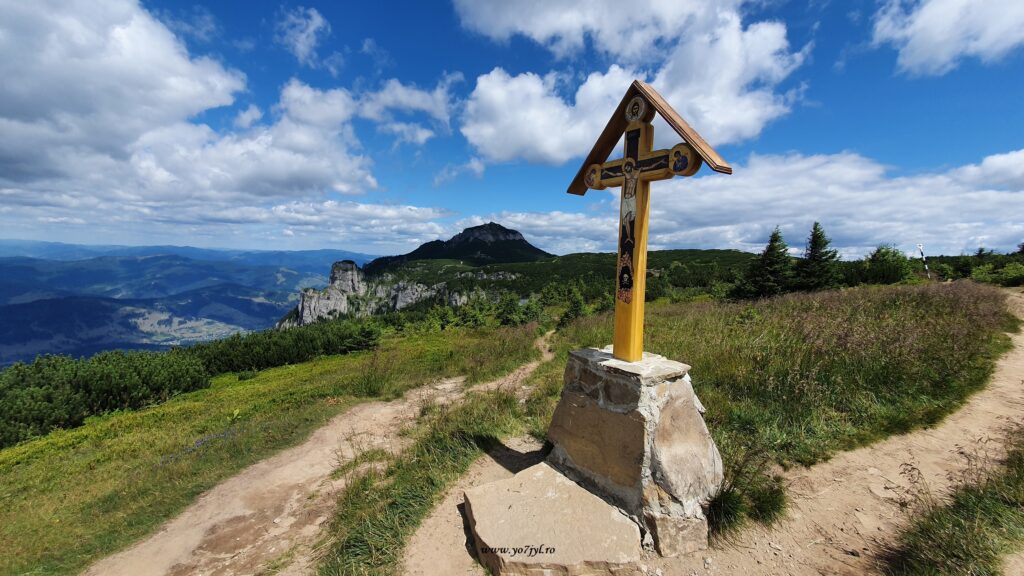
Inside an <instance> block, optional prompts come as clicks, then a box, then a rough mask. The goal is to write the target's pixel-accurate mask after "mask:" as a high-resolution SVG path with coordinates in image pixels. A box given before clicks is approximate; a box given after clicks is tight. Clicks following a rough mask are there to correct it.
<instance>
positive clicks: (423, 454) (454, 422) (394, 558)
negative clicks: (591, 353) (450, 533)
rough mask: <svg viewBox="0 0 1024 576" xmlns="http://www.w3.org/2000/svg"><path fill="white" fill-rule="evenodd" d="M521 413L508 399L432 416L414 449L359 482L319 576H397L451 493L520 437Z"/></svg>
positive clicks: (343, 503)
mask: <svg viewBox="0 0 1024 576" xmlns="http://www.w3.org/2000/svg"><path fill="white" fill-rule="evenodd" d="M522 416H523V414H522V408H521V406H520V404H519V402H518V400H517V399H516V398H515V396H514V395H512V394H510V393H508V392H503V391H497V392H490V393H486V394H473V395H470V396H469V397H468V398H467V399H466V400H465V401H463V402H462V403H460V404H458V405H457V406H455V407H447V406H442V407H440V408H438V409H436V410H434V411H431V412H430V413H429V414H428V415H427V416H426V417H425V421H424V422H422V423H421V424H420V430H419V431H418V432H417V439H416V441H415V443H414V444H413V446H412V448H411V449H409V450H408V451H406V452H404V453H403V454H401V455H400V456H399V457H398V458H396V459H395V460H394V461H393V462H392V463H391V465H390V466H388V467H387V469H386V470H384V472H382V473H380V472H377V471H375V470H372V469H371V470H370V471H368V472H366V473H364V474H361V475H359V476H357V477H355V478H354V479H353V480H352V481H351V482H350V483H349V486H348V488H347V489H346V491H345V494H344V496H343V497H342V498H341V500H340V501H339V503H338V508H337V510H336V511H335V516H334V520H333V522H332V524H331V532H332V534H333V535H334V537H335V541H334V542H333V544H332V546H331V548H330V549H329V550H328V552H327V554H326V555H325V556H324V558H323V559H322V560H321V564H320V567H319V573H320V574H322V575H339V574H394V573H396V572H398V571H399V570H398V569H399V563H400V560H401V553H402V550H403V548H404V547H405V545H406V543H407V541H408V539H409V538H410V537H411V536H412V534H413V533H414V532H415V530H416V527H417V526H419V524H420V522H422V521H423V519H424V518H425V517H426V516H427V515H428V514H429V513H430V511H431V510H432V509H433V508H434V506H435V505H436V504H437V502H438V500H439V499H440V498H441V497H442V495H443V494H444V493H445V491H446V489H447V487H448V486H449V485H450V484H451V483H452V482H454V481H455V480H457V479H458V478H459V477H460V476H462V474H464V473H465V472H466V470H467V469H468V468H469V465H470V464H472V463H473V461H474V460H475V459H476V458H477V457H479V456H480V455H481V454H483V453H484V452H485V451H486V450H488V449H490V448H492V447H494V446H495V445H496V444H497V443H498V441H499V440H500V438H502V437H503V436H507V435H509V434H511V433H513V432H517V431H520V430H521V429H522V428H521V421H522Z"/></svg>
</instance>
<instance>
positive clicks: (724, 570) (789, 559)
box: [405, 290, 1024, 576]
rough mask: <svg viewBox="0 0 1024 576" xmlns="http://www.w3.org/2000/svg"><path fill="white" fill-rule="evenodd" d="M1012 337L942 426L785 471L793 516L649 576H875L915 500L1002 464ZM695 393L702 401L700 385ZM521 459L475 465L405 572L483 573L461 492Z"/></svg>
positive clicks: (1015, 299) (1012, 374) (1023, 359)
mask: <svg viewBox="0 0 1024 576" xmlns="http://www.w3.org/2000/svg"><path fill="white" fill-rule="evenodd" d="M1009 298H1010V300H1009V305H1010V307H1011V309H1012V310H1013V311H1014V313H1015V314H1017V315H1018V316H1020V317H1022V318H1024V294H1022V293H1021V292H1020V291H1019V290H1017V291H1014V292H1012V293H1010V296H1009ZM1012 339H1013V349H1012V350H1011V351H1010V352H1008V353H1007V354H1005V355H1004V356H1003V357H1002V358H1001V359H1000V360H999V362H998V364H997V366H996V370H995V373H994V374H993V376H992V378H991V380H990V381H989V383H988V385H987V386H986V387H985V389H983V390H982V391H980V392H978V393H977V394H975V395H973V396H972V397H971V398H970V399H969V400H968V401H967V403H966V404H965V405H964V407H963V408H961V409H960V410H958V411H957V412H955V413H954V414H951V415H950V416H948V417H947V418H946V419H945V420H943V421H942V422H941V423H940V424H939V425H938V426H936V427H934V428H931V429H925V430H918V431H915V432H911V433H909V434H904V435H900V436H893V437H891V438H889V439H887V440H883V441H881V442H877V443H875V444H872V445H871V446H867V447H864V448H860V449H857V450H853V451H850V452H843V453H840V454H837V455H836V456H835V457H834V458H833V459H832V460H830V461H828V462H825V463H822V464H818V465H815V466H812V467H810V468H802V469H795V470H791V471H789V472H788V473H787V475H786V482H787V496H788V512H787V514H786V517H785V518H784V519H783V520H782V521H780V522H779V523H777V524H775V525H774V526H772V527H771V528H767V529H766V528H761V527H752V528H747V529H744V530H743V531H742V532H741V533H740V534H739V535H738V536H736V537H735V538H734V539H733V540H731V541H730V542H728V543H718V544H716V545H715V547H714V548H713V549H711V550H707V551H705V552H703V553H699V554H695V555H693V556H689V557H686V558H673V559H662V558H658V557H656V556H653V557H650V558H649V559H648V561H647V568H648V570H649V573H651V574H656V573H658V571H659V570H660V572H661V574H663V575H664V576H692V575H693V574H701V575H703V574H772V575H780V576H781V575H787V576H788V575H819V574H841V575H854V574H870V573H878V556H879V553H880V551H881V550H882V546H884V544H885V543H888V542H892V541H893V539H894V537H895V536H896V534H897V532H898V530H899V528H900V527H901V526H903V525H904V524H905V522H906V521H907V519H908V518H909V517H910V511H911V510H912V509H913V502H914V499H913V495H914V494H917V493H920V491H921V490H924V489H926V490H928V492H930V494H931V495H932V496H933V497H939V498H941V497H943V496H945V495H947V494H948V493H949V491H950V490H951V488H953V487H955V486H956V484H957V483H958V481H959V479H960V478H961V477H962V475H963V473H964V472H965V470H966V469H967V467H968V465H969V461H970V458H975V457H977V456H980V455H985V456H987V457H988V458H987V461H988V462H989V463H991V462H993V461H995V460H997V459H998V458H999V457H1001V456H1002V454H1003V453H1004V448H1003V445H1002V439H1003V434H1004V431H1005V430H1006V429H1007V428H1008V427H1009V426H1012V425H1014V424H1020V423H1021V422H1024V333H1019V334H1015V335H1012ZM697 388H698V393H699V382H698V384H697ZM520 442H521V441H519V440H516V441H512V442H508V443H507V450H510V451H512V452H513V453H516V454H519V456H518V457H519V458H521V459H525V460H526V461H529V459H530V458H533V459H535V460H539V458H540V456H539V453H538V452H535V451H534V450H536V448H537V447H536V446H530V445H523V444H521V443H520ZM515 461H516V457H510V456H509V455H507V454H504V455H502V454H500V453H496V454H494V455H490V456H489V457H487V458H482V459H480V460H479V461H477V462H476V463H475V464H474V465H473V467H472V468H471V469H470V471H469V473H468V474H467V475H466V476H465V477H463V478H462V480H460V482H459V483H458V484H457V485H455V486H454V487H453V488H452V489H451V490H450V491H449V494H448V496H447V497H446V499H445V500H444V501H443V502H442V504H441V506H439V507H438V509H437V510H435V511H434V513H433V514H432V515H431V517H429V518H428V519H427V520H426V521H425V522H424V523H423V525H422V526H421V528H420V530H419V531H418V532H417V534H416V535H415V536H414V537H413V539H412V541H411V543H410V547H409V550H407V552H406V558H405V560H406V562H405V572H406V573H407V574H416V575H433V574H438V575H440V574H479V575H483V574H485V572H484V571H483V569H482V568H480V567H479V565H478V564H476V562H475V560H474V559H473V557H472V556H471V552H470V547H469V546H467V540H466V534H465V532H464V527H463V523H462V520H461V514H460V513H459V510H458V508H457V507H458V506H459V505H460V504H461V499H462V492H463V491H464V490H465V489H467V488H470V487H472V486H477V485H480V484H484V483H487V482H491V481H494V480H498V479H501V478H507V477H509V476H511V475H512V474H513V472H514V471H515V468H516V466H510V465H508V463H509V462H515ZM908 504H909V505H908ZM441 547H445V548H447V554H446V555H440V554H438V552H440V550H438V551H437V552H434V551H432V550H431V549H432V548H438V549H439V548H441ZM442 556H443V557H442ZM1007 566H1016V567H1022V568H1024V558H1022V557H1015V558H1011V559H1009V562H1008V564H1007ZM435 567H440V570H438V569H435ZM1014 569H1016V568H1014ZM1007 573H1008V574H1010V573H1014V572H1010V571H1008V572H1007ZM1019 573H1020V574H1024V569H1022V571H1021V572H1019Z"/></svg>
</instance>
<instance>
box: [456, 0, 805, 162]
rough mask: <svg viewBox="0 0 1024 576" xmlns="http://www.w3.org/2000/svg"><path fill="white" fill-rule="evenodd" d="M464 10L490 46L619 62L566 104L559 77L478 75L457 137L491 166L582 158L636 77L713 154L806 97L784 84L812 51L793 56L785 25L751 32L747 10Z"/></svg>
mask: <svg viewBox="0 0 1024 576" xmlns="http://www.w3.org/2000/svg"><path fill="white" fill-rule="evenodd" d="M594 4H599V3H594ZM456 7H457V9H458V10H459V14H460V16H461V18H462V22H463V24H464V25H465V26H467V27H469V28H471V29H473V30H476V31H478V32H481V33H483V34H485V35H487V36H489V37H491V38H494V39H497V40H503V39H507V38H508V37H510V36H512V35H515V34H521V35H524V36H526V37H528V38H531V39H533V40H535V41H536V42H538V43H540V44H542V45H544V46H547V47H548V48H550V49H551V50H552V51H553V52H554V53H555V54H556V55H565V54H570V53H575V52H578V51H581V50H584V49H585V48H586V46H587V43H586V42H585V40H586V39H588V38H589V39H590V42H591V43H592V44H593V45H594V46H595V47H596V48H597V49H598V50H601V51H604V52H606V53H608V54H609V55H611V56H614V57H615V58H616V60H617V62H619V63H617V64H613V65H611V66H610V67H609V68H608V69H607V71H603V72H601V71H599V72H594V73H591V74H589V75H588V76H587V77H586V79H585V80H583V81H582V82H581V83H580V84H579V86H578V87H577V88H576V89H575V91H574V92H573V93H571V94H570V95H569V96H568V97H566V96H565V95H563V94H564V92H565V84H566V83H567V82H568V80H567V79H566V78H564V77H562V76H561V75H559V74H557V73H554V72H549V73H545V74H538V73H533V72H523V73H520V74H516V75H511V74H509V73H508V72H506V71H505V70H504V69H502V68H495V69H494V70H492V71H491V72H489V73H487V74H484V75H482V76H480V77H478V78H477V80H476V85H475V87H474V90H473V92H472V93H471V94H470V97H469V99H468V100H467V102H466V104H465V114H464V116H463V122H462V126H461V128H460V129H461V131H462V133H463V135H464V136H465V137H466V138H467V140H469V142H470V143H471V144H472V145H473V146H474V147H475V148H476V149H477V150H478V151H479V152H480V154H481V155H482V156H483V157H484V158H486V159H487V160H489V161H492V162H505V161H510V160H515V159H523V160H526V161H528V162H542V163H550V164H561V163H564V162H565V161H567V160H568V159H570V158H575V157H579V156H582V155H584V154H586V152H587V151H589V146H590V145H591V144H592V143H593V141H594V140H595V139H596V138H597V136H598V134H600V131H601V129H602V128H603V127H604V124H605V122H607V120H608V115H609V114H610V113H611V111H612V110H614V108H615V105H616V104H617V103H618V101H619V99H620V98H621V97H622V94H623V93H624V92H625V90H626V88H627V87H628V86H629V83H630V82H631V81H632V80H633V79H634V78H639V79H643V80H647V81H650V82H652V84H653V85H654V87H655V88H656V89H657V90H658V91H659V92H661V93H662V95H663V96H665V98H666V99H667V100H668V101H669V102H670V103H672V104H673V105H674V106H675V107H676V109H677V110H678V111H679V112H680V113H681V114H682V115H683V117H685V118H686V119H687V120H689V121H690V123H691V124H692V125H693V126H694V127H695V128H696V129H697V130H698V131H700V133H701V134H702V135H703V136H705V138H707V139H708V140H709V141H710V142H711V143H712V144H714V145H721V144H728V143H733V142H739V141H742V140H746V139H749V138H753V137H756V136H757V135H758V134H760V132H761V130H762V129H763V128H764V126H765V125H767V124H768V123H769V122H771V121H772V120H775V119H777V118H779V117H781V116H783V115H785V114H786V113H788V112H789V110H790V108H791V106H792V103H793V100H794V99H795V98H796V97H797V96H798V95H799V90H794V89H790V90H788V91H782V92H780V91H779V86H780V84H782V83H783V82H784V81H785V80H786V79H787V78H789V77H790V75H791V74H792V73H793V71H794V70H796V69H797V68H799V67H800V65H801V64H802V63H803V62H804V61H805V59H806V57H807V55H808V53H809V50H810V46H807V47H804V48H803V49H801V50H798V51H794V50H792V49H791V47H790V45H789V42H788V40H787V38H786V27H785V25H784V24H782V23H780V22H754V23H751V24H745V23H744V22H743V20H742V16H741V14H740V12H739V3H735V4H725V5H719V6H715V5H713V4H712V3H707V2H697V1H680V0H674V1H671V2H657V1H650V2H641V3H640V5H639V6H634V5H633V4H622V3H617V4H613V3H608V6H606V7H604V9H602V8H601V7H600V6H591V5H590V4H589V3H587V4H583V5H580V4H579V3H574V2H564V1H553V2H544V3H538V4H537V5H536V6H533V7H532V9H529V8H524V7H523V6H521V5H518V4H514V3H506V2H468V1H466V2H461V1H460V2H456ZM598 15H599V16H598ZM640 56H643V57H644V59H643V60H642V61H641V60H640V58H639V57H640ZM662 128H664V125H662ZM659 132H661V133H665V130H664V129H662V130H656V133H659ZM664 136H668V135H667V133H666V134H664ZM668 141H669V140H665V142H668Z"/></svg>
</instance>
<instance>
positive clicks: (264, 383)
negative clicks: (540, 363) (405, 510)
mask: <svg viewBox="0 0 1024 576" xmlns="http://www.w3.org/2000/svg"><path fill="white" fill-rule="evenodd" d="M535 337H536V326H533V325H528V326H524V327H520V328H515V329H493V330H451V331H445V332H439V333H430V334H420V335H409V336H401V337H392V338H387V339H385V340H384V341H383V342H382V343H381V345H380V348H379V349H378V350H377V351H374V352H359V353H353V354H348V355H343V356H333V357H325V358H320V359H317V360H315V361H312V362H308V363H304V364H299V365H294V366H286V367H282V368H273V369H269V370H265V371H262V372H259V373H256V374H254V375H253V374H246V375H243V377H244V378H246V379H243V380H239V377H238V375H235V374H229V375H224V376H220V377H218V378H216V379H215V380H214V382H213V384H212V386H211V387H210V388H208V389H204V390H199V391H196V392H193V393H189V394H185V395H181V396H178V397H175V398H173V399H171V400H170V401H168V402H166V403H164V404H161V405H159V406H155V407H153V408H149V409H145V410H139V411H134V412H121V413H115V414H111V415H107V416H104V417H100V418H95V419H91V420H89V421H87V422H86V424H85V425H83V426H81V427H79V428H76V429H74V430H69V431H58V432H55V433H52V434H49V435H47V436H45V437H42V438H39V439H36V440H33V441H29V442H26V443H23V444H19V445H17V446H14V447H11V448H7V449H4V450H2V451H0V542H2V543H3V551H2V553H0V574H24V573H30V574H69V573H75V572H77V571H79V570H81V569H82V568H84V567H85V566H86V565H88V564H89V563H90V562H91V561H93V560H95V559H97V558H99V557H102V556H104V555H106V554H109V553H111V552H114V551H116V550H118V549H120V548H122V547H124V546H125V545H127V544H129V543H130V542H132V541H134V540H137V539H138V538H140V537H142V536H143V535H145V534H146V533H148V532H150V531H151V530H153V529H154V528H155V527H156V526H158V525H159V524H160V523H161V522H163V521H164V520H166V519H168V518H170V517H172V516H173V515H174V514H176V513H177V512H179V511H180V510H181V509H183V508H184V507H185V506H187V505H188V504H189V503H190V502H191V501H192V500H193V499H194V498H195V497H196V496H197V495H198V494H200V493H201V492H202V491H204V490H206V489H208V488H210V487H212V486H214V485H215V484H217V483H218V482H219V481H221V480H223V479H224V478H227V477H229V476H231V475H233V474H235V473H237V472H238V471H240V470H241V469H242V468H244V467H245V466H247V465H249V464H251V463H253V462H255V461H258V460H260V459H263V458H265V457H267V456H269V455H270V454H272V453H273V452H275V451H276V450H279V449H281V448H284V447H286V446H290V445H293V444H296V443H297V442H299V441H301V440H302V439H303V438H305V437H306V436H307V435H308V434H309V433H310V432H311V431H312V430H314V429H315V428H317V427H319V426H320V425H322V424H323V423H325V422H326V421H327V420H328V419H329V418H331V417H332V416H334V415H336V414H338V413H340V412H342V411H344V410H346V409H347V408H348V407H350V406H352V405H353V404H355V403H357V402H360V401H362V399H364V398H376V397H383V398H389V397H394V396H398V395H400V394H401V393H402V392H403V391H404V390H406V389H408V388H410V387H413V386H418V385H420V384H422V383H425V382H427V381H431V380H436V379H439V378H443V377H448V376H457V375H467V376H468V377H469V380H470V381H485V380H488V379H490V378H493V377H495V376H498V375H500V374H503V373H506V372H508V371H510V370H512V369H513V368H515V367H518V366H519V365H521V364H523V363H525V362H527V361H529V360H530V359H532V358H534V357H535V356H536V351H535V349H534V348H533V345H532V343H533V340H534V339H535Z"/></svg>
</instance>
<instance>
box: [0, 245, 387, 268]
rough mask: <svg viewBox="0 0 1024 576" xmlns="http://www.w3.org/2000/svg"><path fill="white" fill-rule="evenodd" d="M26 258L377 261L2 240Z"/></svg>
mask: <svg viewBox="0 0 1024 576" xmlns="http://www.w3.org/2000/svg"><path fill="white" fill-rule="evenodd" d="M5 256H25V257H29V258H41V259H44V260H63V261H67V260H87V259H90V258H98V257H102V256H128V257H143V256H182V257H184V258H188V259H190V260H204V261H208V262H235V263H239V264H248V265H251V266H286V267H288V268H291V269H292V270H297V271H300V272H313V273H319V274H322V273H323V268H324V262H327V263H328V264H327V265H328V267H329V266H330V263H331V262H336V261H338V260H352V261H353V262H355V263H357V264H363V263H366V262H369V261H370V260H373V259H374V258H376V256H372V255H370V254H362V253H359V252H349V251H347V250H330V249H321V250H218V249H212V248H194V247H192V246H116V245H111V246H107V245H90V244H65V243H63V242H41V241H36V240H4V239H0V257H5Z"/></svg>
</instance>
